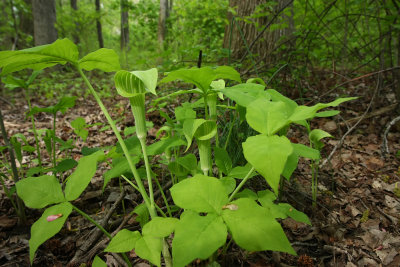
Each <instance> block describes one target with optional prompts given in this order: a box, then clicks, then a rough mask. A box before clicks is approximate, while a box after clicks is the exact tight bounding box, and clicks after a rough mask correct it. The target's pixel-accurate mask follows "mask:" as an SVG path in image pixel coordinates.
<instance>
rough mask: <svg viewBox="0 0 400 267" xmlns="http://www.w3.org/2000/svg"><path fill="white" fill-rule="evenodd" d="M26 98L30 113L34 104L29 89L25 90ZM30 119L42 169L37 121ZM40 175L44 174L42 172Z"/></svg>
mask: <svg viewBox="0 0 400 267" xmlns="http://www.w3.org/2000/svg"><path fill="white" fill-rule="evenodd" d="M25 97H26V102H28V108H29V111H31V110H32V104H31V99H30V96H29V88H25ZM30 117H31V122H32V132H33V136H34V138H35V143H36V153H37V155H38V161H39V167H40V168H41V167H42V155H41V153H40V144H39V138H38V134H37V131H36V124H35V119H34V118H33V115H31V116H30ZM40 173H42V171H41V172H40Z"/></svg>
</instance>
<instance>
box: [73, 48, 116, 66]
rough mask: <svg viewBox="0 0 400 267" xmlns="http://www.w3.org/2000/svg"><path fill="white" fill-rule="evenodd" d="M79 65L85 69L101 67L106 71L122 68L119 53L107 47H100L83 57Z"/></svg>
mask: <svg viewBox="0 0 400 267" xmlns="http://www.w3.org/2000/svg"><path fill="white" fill-rule="evenodd" d="M79 67H81V68H82V69H84V70H93V69H99V70H102V71H105V72H111V71H117V70H120V69H121V67H120V65H119V57H118V55H117V53H115V51H114V50H112V49H107V48H100V49H99V50H96V51H94V52H92V53H90V54H87V55H86V56H84V57H83V58H81V59H80V60H79Z"/></svg>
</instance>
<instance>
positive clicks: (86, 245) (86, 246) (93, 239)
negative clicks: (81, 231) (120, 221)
mask: <svg viewBox="0 0 400 267" xmlns="http://www.w3.org/2000/svg"><path fill="white" fill-rule="evenodd" d="M124 197H125V190H122V192H121V194H120V195H119V197H118V199H117V200H116V201H115V202H114V204H113V205H112V206H111V208H110V210H109V211H108V212H107V214H106V216H104V218H103V220H102V221H101V223H100V225H101V226H102V227H103V228H104V227H106V226H107V224H108V220H109V219H110V218H111V216H112V214H113V213H114V211H115V210H116V208H117V207H118V205H119V203H120V202H121V201H122V199H124ZM102 234H103V233H102V232H101V231H100V229H98V228H95V229H93V231H92V235H91V236H90V238H88V239H87V240H86V242H85V243H83V244H82V246H80V247H79V248H78V250H77V251H76V253H75V255H74V257H73V258H72V260H70V262H69V263H68V265H71V266H73V264H74V263H76V262H77V261H78V260H79V261H81V259H82V258H83V254H85V253H86V252H87V251H88V250H89V248H90V247H91V246H92V244H93V243H95V242H96V241H97V240H98V239H99V238H100V236H101V235H102Z"/></svg>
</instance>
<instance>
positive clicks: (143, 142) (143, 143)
mask: <svg viewBox="0 0 400 267" xmlns="http://www.w3.org/2000/svg"><path fill="white" fill-rule="evenodd" d="M139 141H140V145H141V146H142V153H143V158H144V165H145V167H146V175H147V183H148V184H149V185H148V186H149V197H150V207H151V209H152V210H153V211H154V208H155V206H154V191H153V181H152V178H151V166H150V163H149V157H148V156H147V148H146V137H144V138H139ZM150 214H151V213H150ZM154 215H155V216H157V215H156V214H153V215H152V216H151V217H152V218H153V217H154Z"/></svg>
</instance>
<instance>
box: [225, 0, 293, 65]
mask: <svg viewBox="0 0 400 267" xmlns="http://www.w3.org/2000/svg"><path fill="white" fill-rule="evenodd" d="M265 2H266V1H265V0H247V1H241V0H230V1H229V6H230V7H231V8H234V7H237V15H236V16H235V17H238V18H244V17H248V16H251V15H252V14H253V13H254V11H255V10H256V7H257V6H259V5H262V4H265ZM292 4H293V0H279V1H278V3H277V5H276V6H275V7H274V10H273V12H272V13H271V14H270V15H269V16H262V17H258V18H251V20H252V22H253V23H248V22H245V21H244V20H239V19H236V18H234V17H233V15H232V13H228V20H229V21H230V24H229V25H228V26H227V27H226V28H225V36H224V48H227V49H230V51H231V54H230V58H231V59H233V60H240V61H243V60H244V58H246V57H249V56H250V57H251V56H252V55H257V57H258V58H260V59H261V61H263V62H266V63H269V62H271V61H272V59H273V57H272V56H271V53H272V52H273V51H275V50H276V48H278V47H279V46H280V45H281V44H282V43H283V42H284V41H285V40H282V37H290V34H291V32H292V31H293V29H294V22H293V16H286V15H282V12H283V11H284V10H285V9H286V8H292ZM292 15H293V13H292ZM277 23H287V24H288V25H289V27H286V28H283V29H276V30H274V31H270V30H269V26H270V25H272V24H277ZM257 25H258V26H257ZM248 50H250V53H249V51H248Z"/></svg>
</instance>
